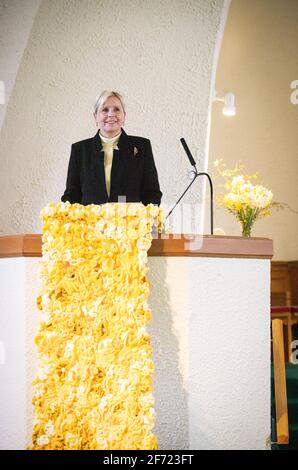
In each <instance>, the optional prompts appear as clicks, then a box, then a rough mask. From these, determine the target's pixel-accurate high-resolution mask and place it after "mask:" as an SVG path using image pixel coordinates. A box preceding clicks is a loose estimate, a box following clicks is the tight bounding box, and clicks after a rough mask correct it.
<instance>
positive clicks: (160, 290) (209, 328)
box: [0, 234, 273, 450]
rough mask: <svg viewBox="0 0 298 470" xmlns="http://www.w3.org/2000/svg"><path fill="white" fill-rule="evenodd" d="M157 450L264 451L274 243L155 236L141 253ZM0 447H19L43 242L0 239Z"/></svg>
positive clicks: (26, 414) (32, 362)
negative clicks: (145, 273)
mask: <svg viewBox="0 0 298 470" xmlns="http://www.w3.org/2000/svg"><path fill="white" fill-rule="evenodd" d="M148 254H149V261H148V264H149V273H148V277H149V281H150V297H149V306H150V308H151V310H152V320H151V324H150V327H149V330H150V331H149V332H150V336H151V344H152V350H153V361H154V365H155V372H154V398H155V412H156V427H155V430H154V432H155V433H156V435H157V437H158V444H159V448H160V449H161V450H162V449H168V450H170V449H181V450H183V449H185V450H186V449H194V450H195V449H198V450H201V449H212V450H217V449H268V448H269V443H270V423H271V419H270V259H271V257H272V254H273V245H272V241H271V240H269V239H265V238H249V239H246V238H241V237H228V236H196V237H191V236H187V235H179V234H175V235H159V236H158V237H157V238H155V239H153V242H152V246H151V248H150V250H149V253H148ZM0 256H1V259H0V276H1V296H0V306H1V307H0V311H1V320H0V324H1V329H0V374H1V380H0V382H1V404H0V446H1V449H24V448H26V446H27V445H28V443H29V442H30V439H31V434H32V426H33V407H32V405H31V400H32V385H31V382H32V379H33V377H34V375H35V372H36V350H35V345H34V338H35V336H36V331H37V326H38V321H39V312H38V310H37V306H36V298H37V296H38V295H39V294H40V281H39V264H40V259H41V236H40V235H38V234H35V235H12V236H5V237H1V238H0Z"/></svg>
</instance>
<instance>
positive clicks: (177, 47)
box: [0, 0, 229, 234]
mask: <svg viewBox="0 0 298 470" xmlns="http://www.w3.org/2000/svg"><path fill="white" fill-rule="evenodd" d="M13 1H15V0H13ZM228 4H229V1H228V0H227V1H225V0H212V1H210V0H185V1H182V0H162V1H161V0H151V1H146V0H127V1H122V0H115V1H114V2H113V8H111V3H110V2H109V1H107V0H84V1H81V0H80V1H79V0H72V1H66V0H43V1H42V2H41V5H40V8H39V10H38V13H37V15H36V17H35V21H34V23H33V26H32V29H31V33H30V37H29V40H28V43H27V46H26V49H25V51H24V54H23V57H22V61H21V64H20V67H19V69H18V74H17V78H16V81H15V84H14V87H13V90H12V92H11V95H10V100H9V103H8V106H7V111H6V115H5V120H4V122H3V125H2V129H1V135H0V138H1V146H0V161H1V175H0V199H1V201H2V202H3V209H2V211H1V215H0V230H2V234H12V233H28V232H31V233H35V232H40V230H41V225H40V222H39V211H40V209H41V208H42V207H43V206H45V205H46V203H48V202H49V201H58V200H59V198H60V197H61V194H62V193H63V190H64V185H65V179H66V171H67V164H68V159H69V152H70V145H71V143H72V142H74V141H77V140H80V139H84V138H87V137H90V136H92V135H94V134H95V126H94V124H93V118H92V106H93V101H94V97H95V96H96V95H97V94H98V93H99V92H100V91H101V90H102V89H105V88H109V89H116V90H120V91H121V92H123V94H124V96H125V98H126V101H127V120H126V122H127V125H126V130H127V131H128V133H131V134H136V135H138V134H139V135H143V136H146V137H148V138H150V139H151V141H152V145H153V150H154V154H155V159H156V164H157V167H158V171H159V175H160V183H161V188H162V191H163V193H164V199H163V201H164V202H167V203H172V202H174V201H175V200H177V199H178V197H179V195H180V194H181V192H182V191H183V189H184V188H185V186H186V183H187V178H186V171H187V169H188V168H189V163H188V161H187V159H186V155H185V153H184V151H183V149H182V147H181V145H180V142H179V139H180V137H182V136H184V137H185V139H186V141H187V142H188V144H189V146H190V147H191V149H192V151H193V153H194V155H195V156H196V157H197V158H199V159H200V167H201V168H203V167H204V165H205V158H206V150H205V149H206V146H207V140H208V116H209V97H210V92H211V88H212V80H213V77H214V67H215V65H216V64H214V54H215V56H216V57H217V55H216V54H217V52H218V43H219V42H220V40H221V34H218V33H219V32H222V30H223V25H224V23H225V16H226V11H227V5H228ZM23 5H24V10H26V11H27V4H26V3H24V4H23ZM32 5H33V4H32ZM36 5H37V3H36ZM32 8H33V7H32ZM31 17H32V15H31ZM2 23H3V19H1V20H0V26H1V28H2ZM13 26H14V28H17V29H18V28H20V30H24V26H23V25H22V24H21V23H19V22H16V23H15V24H14V25H13ZM8 38H10V39H9V41H10V40H12V39H11V38H12V33H9V32H8ZM21 42H22V45H24V43H25V41H24V40H22V41H21ZM199 195H200V189H199V187H198V186H197V187H196V188H194V190H193V191H192V192H191V194H190V195H189V198H188V199H186V200H185V202H189V201H191V202H195V201H197V200H198V198H199Z"/></svg>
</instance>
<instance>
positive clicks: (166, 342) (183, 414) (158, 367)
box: [148, 258, 189, 450]
mask: <svg viewBox="0 0 298 470" xmlns="http://www.w3.org/2000/svg"><path fill="white" fill-rule="evenodd" d="M155 260H158V261H159V262H158V263H155V262H154V261H155ZM161 260H162V262H160V261H161ZM149 267H150V271H149V279H152V280H153V279H154V283H153V282H151V289H150V299H149V306H150V308H151V309H152V319H151V323H150V326H149V328H148V331H149V333H150V336H151V345H152V350H153V361H154V366H155V372H154V398H155V411H156V425H155V428H154V430H153V431H154V433H155V434H156V435H157V438H158V448H159V449H161V450H165V449H167V450H172V449H180V450H184V449H186V450H187V449H189V423H188V398H187V390H186V389H185V386H184V384H183V377H182V375H181V373H180V368H179V343H178V340H177V338H176V336H175V334H174V332H173V320H172V311H171V310H172V309H171V305H170V296H169V291H168V288H167V284H166V282H165V279H166V258H151V259H150V258H149ZM154 285H156V286H158V289H154Z"/></svg>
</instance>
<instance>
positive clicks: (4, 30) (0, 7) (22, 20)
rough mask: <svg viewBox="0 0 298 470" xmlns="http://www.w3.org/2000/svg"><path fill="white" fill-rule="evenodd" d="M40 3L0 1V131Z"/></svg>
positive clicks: (30, 0)
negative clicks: (1, 96)
mask: <svg viewBox="0 0 298 470" xmlns="http://www.w3.org/2000/svg"><path fill="white" fill-rule="evenodd" d="M40 2H41V0H0V80H1V81H2V82H3V83H4V86H5V102H4V104H2V105H1V106H0V129H1V127H2V124H3V121H4V117H5V113H6V109H7V103H8V102H9V98H10V94H11V91H12V90H13V87H14V84H15V79H16V76H17V73H18V69H19V66H20V63H21V60H22V57H23V53H24V50H25V47H26V45H27V41H28V38H29V34H30V31H31V28H32V25H33V22H34V18H35V15H36V13H37V10H38V7H39V5H40ZM0 103H1V100H0Z"/></svg>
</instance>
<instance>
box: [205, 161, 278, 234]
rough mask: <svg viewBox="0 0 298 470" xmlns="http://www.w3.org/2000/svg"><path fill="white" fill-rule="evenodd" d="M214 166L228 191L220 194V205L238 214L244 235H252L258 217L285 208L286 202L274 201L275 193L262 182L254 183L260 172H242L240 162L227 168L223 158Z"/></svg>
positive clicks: (237, 217)
mask: <svg viewBox="0 0 298 470" xmlns="http://www.w3.org/2000/svg"><path fill="white" fill-rule="evenodd" d="M214 166H215V167H216V168H217V170H218V172H219V174H220V175H221V176H222V177H223V178H224V180H225V184H224V188H225V190H226V192H225V193H224V194H221V195H219V197H218V203H219V205H221V206H223V207H225V208H226V209H227V210H228V211H229V212H231V213H232V214H234V215H235V216H236V219H237V220H238V222H239V223H240V225H241V232H242V236H243V237H250V236H251V231H252V226H253V224H254V222H255V221H256V220H257V219H261V218H263V217H267V216H269V215H271V210H272V209H273V208H274V209H283V208H284V207H285V204H283V203H280V202H276V201H273V193H272V191H270V190H269V189H268V188H266V187H265V186H263V185H261V184H253V183H252V181H256V180H257V178H258V174H257V173H255V174H250V175H249V174H242V170H243V165H242V164H241V163H238V164H237V165H236V166H235V167H234V168H233V169H227V168H226V167H225V164H224V162H223V160H222V159H220V160H216V161H215V162H214Z"/></svg>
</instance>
